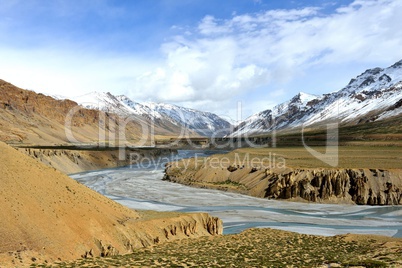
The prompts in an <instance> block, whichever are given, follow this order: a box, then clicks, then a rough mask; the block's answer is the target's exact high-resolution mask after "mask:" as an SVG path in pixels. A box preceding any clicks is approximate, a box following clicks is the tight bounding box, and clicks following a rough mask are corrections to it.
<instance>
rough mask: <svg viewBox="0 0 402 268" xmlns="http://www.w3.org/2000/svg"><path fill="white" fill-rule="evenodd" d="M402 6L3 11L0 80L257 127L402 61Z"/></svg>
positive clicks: (257, 1)
mask: <svg viewBox="0 0 402 268" xmlns="http://www.w3.org/2000/svg"><path fill="white" fill-rule="evenodd" d="M401 18H402V0H378V1H377V0H364V1H363V0H356V1H349V0H339V1H338V0H328V1H326V0H313V1H311V0H310V1H302V0H293V1H288V0H152V1H150V0H135V1H123V0H121V1H107V0H88V1H74V0H0V79H3V80H6V81H8V82H11V83H13V84H15V85H16V86H19V87H22V88H26V89H31V90H35V91H37V92H42V93H46V94H52V95H63V96H68V97H71V96H77V95H83V94H85V93H89V92H92V91H109V92H111V93H113V94H126V95H127V96H129V97H130V98H131V99H133V100H134V101H155V102H167V103H175V104H178V105H182V106H186V107H191V108H195V109H200V110H207V111H212V112H215V113H217V114H218V115H224V116H230V117H232V118H233V117H235V116H236V108H237V107H238V103H239V102H241V106H242V109H243V115H242V117H247V116H249V115H251V114H252V113H256V112H259V111H262V110H265V109H267V108H270V107H272V106H274V105H275V104H279V103H281V102H283V101H286V100H288V99H289V98H291V97H292V96H294V95H295V94H297V93H298V92H300V91H303V92H307V93H312V94H322V93H328V92H332V91H336V90H339V89H341V88H342V87H343V86H345V85H346V84H347V83H348V82H349V80H350V79H351V78H352V77H354V76H356V75H358V74H360V73H361V72H363V71H364V70H365V69H368V68H372V67H377V66H378V67H387V66H389V65H391V64H393V63H394V62H396V61H398V60H400V59H402V28H401V25H402V19H401Z"/></svg>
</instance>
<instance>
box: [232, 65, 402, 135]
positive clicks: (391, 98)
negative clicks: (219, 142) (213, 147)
mask: <svg viewBox="0 0 402 268" xmlns="http://www.w3.org/2000/svg"><path fill="white" fill-rule="evenodd" d="M401 107H402V60H400V61H398V62H396V63H394V64H393V65H391V66H389V67H387V68H379V67H375V68H372V69H367V70H365V71H364V72H363V73H361V74H360V75H358V76H356V77H355V78H352V79H351V80H350V82H349V84H348V85H346V86H345V87H344V88H342V89H340V90H339V91H336V92H333V93H326V94H323V95H321V96H316V95H311V94H306V93H303V92H301V93H299V94H297V95H296V96H294V97H293V98H292V99H290V100H289V101H287V102H284V103H281V104H279V105H276V106H275V107H274V108H272V109H267V110H264V111H262V112H259V113H256V114H254V115H252V116H250V117H248V118H246V119H245V120H244V121H242V122H240V123H239V124H238V125H237V126H236V127H235V128H234V129H233V132H232V133H231V134H230V135H229V136H230V137H236V136H249V135H258V134H263V133H269V132H270V131H276V130H291V129H295V128H301V127H305V126H311V127H318V126H322V125H323V124H324V125H325V124H326V123H329V122H336V123H339V124H341V125H353V124H361V123H366V122H373V121H378V120H383V119H387V118H390V117H393V116H398V115H400V114H402V108H401Z"/></svg>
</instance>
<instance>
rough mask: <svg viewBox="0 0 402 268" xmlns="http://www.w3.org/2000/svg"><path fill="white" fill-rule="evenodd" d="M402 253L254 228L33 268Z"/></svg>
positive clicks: (283, 262)
mask: <svg viewBox="0 0 402 268" xmlns="http://www.w3.org/2000/svg"><path fill="white" fill-rule="evenodd" d="M401 250H402V240H401V239H395V238H387V237H379V236H369V235H351V234H348V235H341V236H335V237H322V236H314V235H302V234H297V233H291V232H285V231H279V230H271V229H249V230H246V231H244V232H242V233H240V234H237V235H224V236H213V237H205V238H199V239H188V240H181V241H177V242H176V243H169V244H160V245H157V246H154V247H151V248H145V249H137V250H135V251H134V252H133V253H132V254H127V255H123V256H112V257H109V258H91V259H81V260H77V261H75V262H58V263H57V265H54V266H50V265H38V266H33V267H275V268H276V267H320V268H321V267H322V268H328V267H356V268H357V267H360V268H361V267H401V266H402V257H401Z"/></svg>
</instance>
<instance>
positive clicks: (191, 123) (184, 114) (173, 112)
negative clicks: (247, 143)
mask: <svg viewBox="0 0 402 268" xmlns="http://www.w3.org/2000/svg"><path fill="white" fill-rule="evenodd" d="M143 105H144V106H147V107H148V108H149V109H150V110H153V111H156V112H158V113H160V114H163V115H165V116H166V117H168V118H170V119H172V120H174V121H175V122H177V123H178V124H180V125H183V126H186V127H187V128H189V129H192V130H195V131H196V132H197V133H198V134H200V135H204V136H212V135H218V136H224V135H226V134H228V133H229V132H230V128H231V124H230V123H229V122H227V121H226V120H224V119H222V118H220V117H219V116H217V115H216V114H213V113H210V112H202V111H198V110H195V109H190V108H185V107H181V106H177V105H173V104H166V103H154V102H147V103H143Z"/></svg>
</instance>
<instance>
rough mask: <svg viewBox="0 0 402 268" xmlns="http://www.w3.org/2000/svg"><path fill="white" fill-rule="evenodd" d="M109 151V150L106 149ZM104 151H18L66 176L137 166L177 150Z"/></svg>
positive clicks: (28, 149)
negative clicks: (139, 163) (140, 162)
mask: <svg viewBox="0 0 402 268" xmlns="http://www.w3.org/2000/svg"><path fill="white" fill-rule="evenodd" d="M106 149H107V148H106ZM106 149H103V150H66V149H57V148H56V149H34V148H19V149H18V150H19V151H20V152H22V153H24V154H26V155H29V156H30V157H32V158H34V159H35V160H37V161H40V162H42V163H43V164H45V165H47V166H50V167H53V168H55V169H57V170H59V171H61V172H63V173H65V174H72V173H78V172H84V171H90V170H97V169H103V168H113V167H120V166H127V165H131V164H135V163H137V162H138V161H145V160H146V159H150V160H151V161H152V160H156V158H158V157H163V156H170V155H171V154H175V153H176V152H177V151H176V150H171V149H153V148H144V149H133V148H131V149H130V148H126V149H107V150H106Z"/></svg>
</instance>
